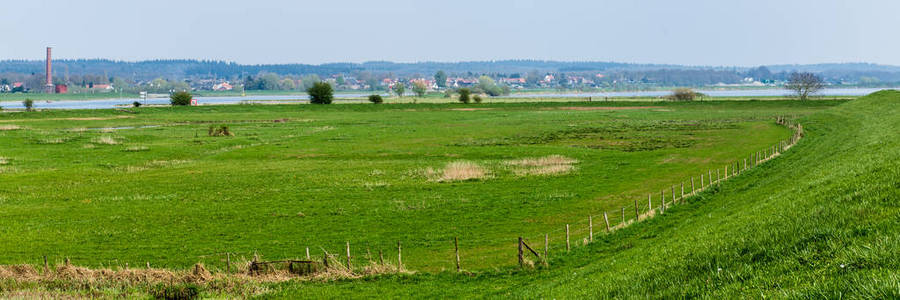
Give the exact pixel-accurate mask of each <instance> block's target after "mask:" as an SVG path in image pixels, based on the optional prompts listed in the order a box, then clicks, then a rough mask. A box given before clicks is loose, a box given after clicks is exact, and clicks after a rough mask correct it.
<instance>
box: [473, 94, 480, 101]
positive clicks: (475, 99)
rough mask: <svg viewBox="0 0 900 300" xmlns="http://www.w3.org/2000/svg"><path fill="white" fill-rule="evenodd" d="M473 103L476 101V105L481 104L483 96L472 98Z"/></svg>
mask: <svg viewBox="0 0 900 300" xmlns="http://www.w3.org/2000/svg"><path fill="white" fill-rule="evenodd" d="M472 101H475V103H481V95H475V96H472Z"/></svg>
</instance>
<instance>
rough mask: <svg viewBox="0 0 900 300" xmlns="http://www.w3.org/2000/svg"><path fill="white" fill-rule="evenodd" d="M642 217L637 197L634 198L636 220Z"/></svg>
mask: <svg viewBox="0 0 900 300" xmlns="http://www.w3.org/2000/svg"><path fill="white" fill-rule="evenodd" d="M640 218H641V213H640V212H638V204H637V199H634V221H635V222H637V221H638V219H640Z"/></svg>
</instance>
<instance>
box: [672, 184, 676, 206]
mask: <svg viewBox="0 0 900 300" xmlns="http://www.w3.org/2000/svg"><path fill="white" fill-rule="evenodd" d="M675 200H677V199H676V198H675V186H674V185H673V186H672V205H675Z"/></svg>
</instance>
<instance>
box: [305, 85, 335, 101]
mask: <svg viewBox="0 0 900 300" xmlns="http://www.w3.org/2000/svg"><path fill="white" fill-rule="evenodd" d="M306 93H307V94H309V103H312V104H331V101H332V100H334V89H332V88H331V85H330V84H328V83H327V82H324V81H319V82H316V83H313V85H312V86H311V87H310V88H309V89H307V90H306Z"/></svg>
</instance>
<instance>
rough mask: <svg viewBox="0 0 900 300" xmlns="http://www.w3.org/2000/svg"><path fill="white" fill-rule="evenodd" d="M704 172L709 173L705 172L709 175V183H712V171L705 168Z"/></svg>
mask: <svg viewBox="0 0 900 300" xmlns="http://www.w3.org/2000/svg"><path fill="white" fill-rule="evenodd" d="M706 172H708V173H709V174H707V175H709V185H713V178H712V171H710V170H709V169H706Z"/></svg>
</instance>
